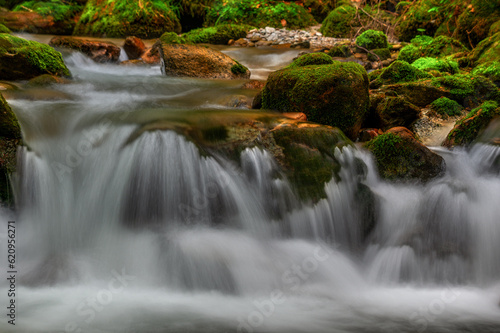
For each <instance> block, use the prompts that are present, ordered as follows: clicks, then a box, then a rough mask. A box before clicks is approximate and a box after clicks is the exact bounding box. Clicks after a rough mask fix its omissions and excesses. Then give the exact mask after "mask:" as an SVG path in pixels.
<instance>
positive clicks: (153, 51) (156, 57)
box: [141, 42, 161, 65]
mask: <svg viewBox="0 0 500 333" xmlns="http://www.w3.org/2000/svg"><path fill="white" fill-rule="evenodd" d="M141 59H142V61H144V62H145V63H146V64H149V65H159V64H160V61H161V59H160V43H159V42H156V43H154V45H153V46H152V47H151V48H148V49H146V51H145V52H144V53H143V54H142V56H141Z"/></svg>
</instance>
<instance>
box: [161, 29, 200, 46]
mask: <svg viewBox="0 0 500 333" xmlns="http://www.w3.org/2000/svg"><path fill="white" fill-rule="evenodd" d="M160 40H161V41H162V42H163V43H165V44H192V42H191V41H189V40H187V39H186V38H184V36H179V35H177V34H176V33H175V32H165V33H164V34H163V35H161V36H160Z"/></svg>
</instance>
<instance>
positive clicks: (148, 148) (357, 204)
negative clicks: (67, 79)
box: [0, 54, 500, 333]
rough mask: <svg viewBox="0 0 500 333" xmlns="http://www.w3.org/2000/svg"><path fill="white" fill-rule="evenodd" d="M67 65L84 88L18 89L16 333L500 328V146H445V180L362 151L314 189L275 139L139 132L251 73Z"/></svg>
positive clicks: (350, 153)
mask: <svg viewBox="0 0 500 333" xmlns="http://www.w3.org/2000/svg"><path fill="white" fill-rule="evenodd" d="M67 62H68V64H69V65H70V67H71V68H70V69H71V71H72V72H73V73H74V75H75V77H76V80H75V81H76V82H75V83H73V84H70V85H65V86H57V87H54V88H53V89H56V90H58V91H59V92H62V93H64V94H65V96H69V97H68V98H67V99H64V100H60V101H50V102H47V101H43V102H28V101H26V100H22V99H18V100H12V101H10V103H11V105H12V106H13V108H14V110H15V111H16V114H17V115H18V117H19V119H20V121H21V123H22V126H23V131H24V134H25V139H26V142H27V144H28V146H29V149H28V148H24V149H23V150H22V151H21V152H20V162H19V166H18V172H17V175H16V176H15V179H14V180H15V184H16V199H17V203H18V206H19V208H18V213H17V216H16V217H15V219H16V225H17V228H18V230H17V233H16V235H17V236H16V237H17V243H18V271H19V274H18V277H19V279H18V281H17V288H18V293H17V296H16V297H17V303H18V308H17V322H16V326H15V327H14V328H13V327H12V326H11V325H8V324H7V323H6V320H5V318H4V320H1V321H0V332H144V333H146V332H147V333H149V332H318V333H319V332H325V333H326V332H380V333H385V332H433V333H435V332H499V331H500V308H499V302H500V284H499V281H500V265H499V264H498V258H499V257H500V245H499V243H498V240H499V239H500V223H499V218H498V216H500V206H499V205H498V204H497V201H498V197H500V178H499V177H498V175H499V170H498V162H497V161H498V159H499V156H500V149H499V148H495V147H492V146H484V145H476V146H474V147H473V148H472V149H471V150H470V151H460V150H456V151H453V152H449V151H446V150H438V152H439V153H440V154H442V155H443V157H445V159H446V162H447V165H448V169H447V173H446V175H445V176H444V177H443V178H441V179H438V180H435V181H433V182H431V183H429V184H427V185H403V184H392V183H387V182H384V181H381V180H380V179H378V176H377V173H376V170H375V168H374V164H373V161H372V158H371V156H369V155H368V154H367V153H364V152H362V151H360V150H357V149H355V148H344V149H343V150H342V151H340V150H338V151H337V152H336V154H337V158H338V160H339V161H340V163H341V167H342V168H341V173H340V175H339V176H340V177H339V178H340V179H341V180H340V181H339V182H336V181H331V182H330V183H328V184H326V185H325V190H326V194H327V197H326V198H325V199H322V200H320V201H318V202H317V203H315V204H311V203H305V202H301V200H299V198H298V197H297V195H296V194H295V193H294V191H293V189H292V186H291V185H290V183H289V182H288V181H287V179H286V178H285V177H284V176H283V175H281V174H280V171H279V167H278V165H277V163H276V162H275V161H274V160H273V159H272V157H271V155H270V154H269V153H268V152H266V151H265V150H261V149H259V148H251V149H246V150H243V151H242V153H241V155H240V160H239V161H238V162H237V161H234V160H231V159H229V158H228V157H226V156H222V155H214V156H207V155H206V154H202V153H201V152H200V151H199V149H198V147H197V146H196V145H195V144H194V143H192V142H191V141H189V140H188V139H187V138H185V137H184V136H182V135H180V134H178V133H176V132H175V131H172V130H163V131H158V130H156V131H145V132H142V133H141V134H140V135H139V136H137V137H135V136H134V133H136V129H137V125H136V123H140V122H141V121H142V120H143V119H146V118H147V117H148V114H150V113H157V112H170V110H173V109H175V108H179V107H180V108H181V109H182V108H184V109H183V110H184V112H191V111H189V110H192V108H193V107H195V108H196V109H197V110H198V112H199V110H204V108H206V107H207V105H213V104H214V103H215V102H214V100H215V99H216V97H217V96H214V94H219V96H220V94H228V93H231V92H232V91H236V90H238V88H237V87H236V86H237V84H233V85H231V84H228V83H224V84H222V83H218V82H208V81H205V80H189V79H170V78H166V77H162V76H161V75H160V72H159V69H158V68H152V69H147V70H142V69H141V70H135V69H132V70H130V69H127V68H121V67H118V66H111V65H97V64H93V63H90V62H88V61H87V60H86V58H85V57H83V56H82V55H80V54H73V55H71V56H69V58H68V59H67ZM250 67H251V66H250ZM195 96H197V97H198V98H197V99H195V98H194V97H195ZM145 108H151V109H145ZM148 110H149V111H148ZM131 138H133V139H131ZM360 161H362V162H363V163H361V164H364V165H365V166H364V167H363V169H364V170H363V171H362V172H360V171H359V170H358V169H359V166H360ZM360 186H361V187H362V189H369V190H371V191H372V192H373V193H374V195H375V200H374V202H375V204H374V206H375V207H372V208H373V209H372V211H373V214H374V216H372V218H373V219H374V224H373V225H368V224H367V220H369V218H368V217H367V216H366V215H365V214H364V213H363V212H364V210H363V209H362V207H363V204H364V203H363V200H361V199H360V198H359V197H358V194H357V193H359V189H360ZM9 214H10V213H9V212H3V213H2V220H4V221H7V220H9V219H12V218H13V217H11V216H9ZM363 230H365V231H366V230H369V233H365V232H363ZM1 233H2V234H1V235H2V236H3V238H2V246H1V248H0V251H1V255H2V258H6V250H7V248H6V246H5V242H4V239H6V228H2V231H1ZM2 260H5V259H2ZM0 285H1V286H2V290H5V289H6V288H5V287H6V286H7V285H6V282H5V280H2V282H1V283H0ZM0 301H1V302H2V303H1V304H6V302H7V301H6V293H5V292H3V293H2V295H1V296H0ZM2 306H3V305H2Z"/></svg>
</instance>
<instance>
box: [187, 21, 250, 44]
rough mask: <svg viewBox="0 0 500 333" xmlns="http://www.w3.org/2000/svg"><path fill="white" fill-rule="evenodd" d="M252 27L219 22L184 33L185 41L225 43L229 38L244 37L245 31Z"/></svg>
mask: <svg viewBox="0 0 500 333" xmlns="http://www.w3.org/2000/svg"><path fill="white" fill-rule="evenodd" d="M251 29H252V27H251V26H249V25H238V24H220V25H217V26H214V27H209V28H199V29H194V30H191V31H189V32H188V33H186V34H184V35H183V36H182V37H184V38H185V39H186V40H187V41H189V42H191V43H195V44H196V43H206V44H221V45H226V44H227V43H228V42H229V41H230V40H231V39H233V40H237V39H240V38H245V37H246V35H247V32H248V31H250V30H251Z"/></svg>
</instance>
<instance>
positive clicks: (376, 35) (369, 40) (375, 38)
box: [356, 30, 389, 50]
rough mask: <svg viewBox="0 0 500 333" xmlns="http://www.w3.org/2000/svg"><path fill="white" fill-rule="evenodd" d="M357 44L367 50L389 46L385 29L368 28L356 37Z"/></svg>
mask: <svg viewBox="0 0 500 333" xmlns="http://www.w3.org/2000/svg"><path fill="white" fill-rule="evenodd" d="M356 45H357V46H360V47H362V48H365V49H367V50H374V49H386V48H388V47H389V43H387V36H386V35H385V34H384V32H383V31H377V30H366V31H365V32H363V33H362V34H361V35H359V36H358V37H357V38H356Z"/></svg>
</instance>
